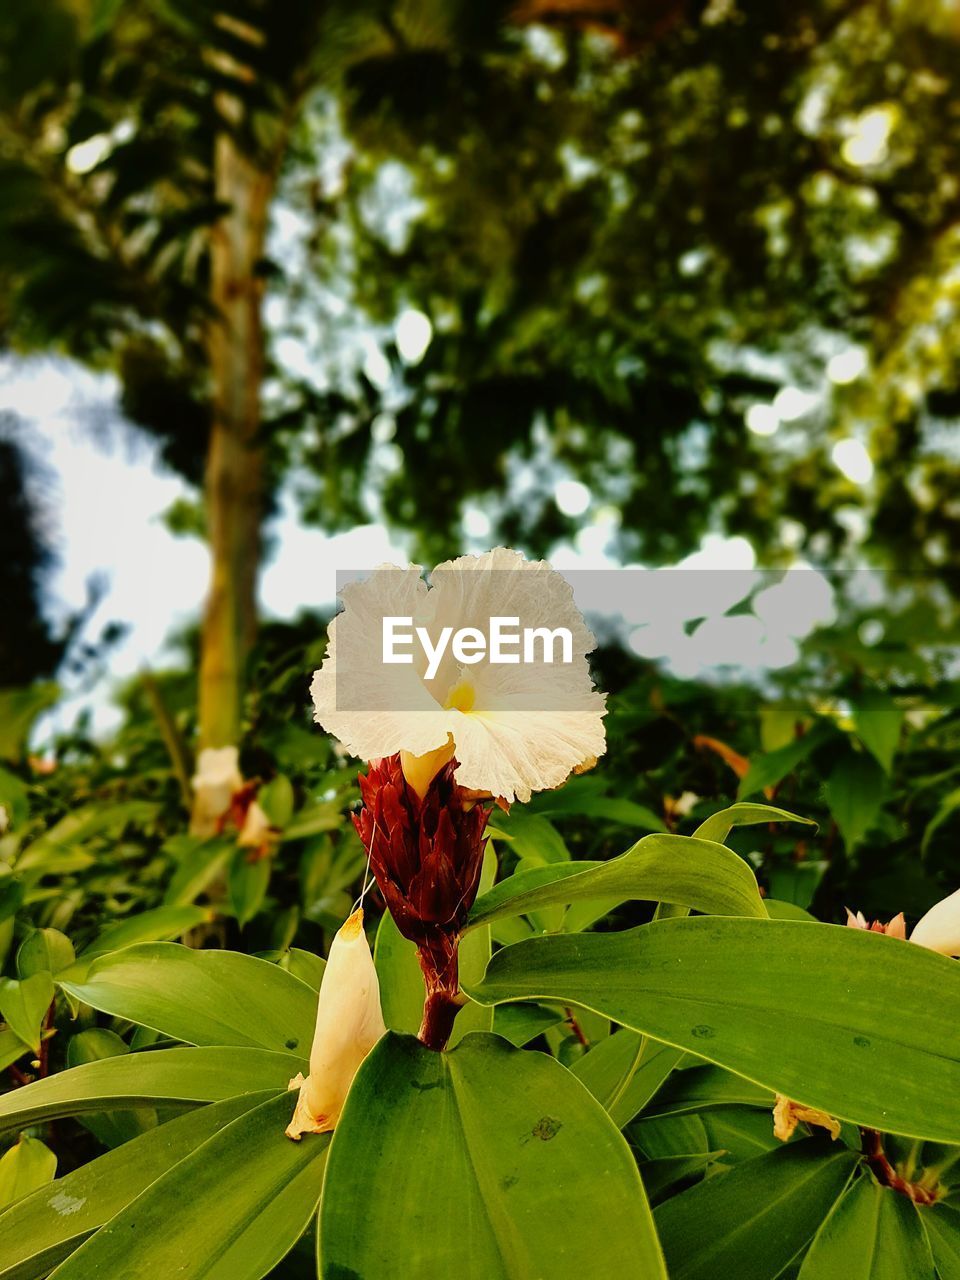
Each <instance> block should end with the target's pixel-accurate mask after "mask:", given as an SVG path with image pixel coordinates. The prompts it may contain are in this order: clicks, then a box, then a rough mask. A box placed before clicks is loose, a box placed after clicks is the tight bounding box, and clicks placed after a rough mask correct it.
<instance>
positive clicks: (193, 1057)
mask: <svg viewBox="0 0 960 1280" xmlns="http://www.w3.org/2000/svg"><path fill="white" fill-rule="evenodd" d="M302 1066H303V1063H302V1061H301V1060H300V1059H299V1058H295V1057H293V1056H292V1055H291V1054H289V1053H270V1052H269V1051H268V1050H266V1049H241V1048H237V1047H236V1046H230V1047H228V1048H223V1049H209V1048H202V1049H160V1050H152V1051H148V1052H145V1053H129V1054H124V1055H120V1056H117V1057H115V1058H104V1059H102V1060H101V1061H99V1062H90V1063H87V1065H86V1066H82V1067H74V1068H73V1069H72V1070H70V1071H61V1072H60V1073H59V1074H58V1075H55V1076H47V1078H46V1079H45V1080H36V1081H34V1083H33V1084H28V1085H24V1086H23V1087H22V1088H20V1089H14V1090H12V1092H10V1093H5V1094H2V1095H0V1130H4V1129H25V1128H27V1127H28V1126H29V1125H32V1124H36V1123H37V1121H39V1120H55V1119H57V1118H58V1117H59V1116H76V1115H82V1114H84V1113H86V1112H88V1111H114V1110H116V1109H117V1108H118V1107H136V1106H145V1105H149V1104H150V1103H154V1102H174V1103H178V1104H183V1103H203V1102H219V1101H220V1099H221V1098H232V1097H235V1096H236V1095H237V1094H238V1093H253V1092H255V1091H256V1090H258V1089H282V1090H286V1088H287V1085H288V1084H289V1082H290V1079H291V1077H292V1076H294V1075H296V1073H297V1072H298V1071H300V1070H301V1068H302Z"/></svg>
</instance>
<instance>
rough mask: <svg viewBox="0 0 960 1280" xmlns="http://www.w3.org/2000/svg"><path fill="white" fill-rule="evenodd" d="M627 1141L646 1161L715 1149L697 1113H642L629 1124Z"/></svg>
mask: <svg viewBox="0 0 960 1280" xmlns="http://www.w3.org/2000/svg"><path fill="white" fill-rule="evenodd" d="M630 1144H631V1146H632V1147H633V1148H634V1149H635V1150H636V1151H637V1152H638V1153H639V1155H640V1156H641V1157H643V1158H644V1159H646V1160H667V1159H671V1158H672V1157H673V1156H681V1155H689V1154H690V1152H692V1151H701V1152H704V1153H706V1152H708V1151H712V1150H713V1149H714V1144H713V1143H711V1141H710V1139H709V1138H708V1137H707V1130H706V1126H705V1125H704V1123H703V1120H702V1119H701V1118H700V1116H698V1115H686V1116H641V1117H640V1118H639V1119H638V1120H636V1121H635V1122H634V1123H633V1124H632V1125H631V1126H630Z"/></svg>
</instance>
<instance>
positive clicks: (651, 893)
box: [469, 834, 767, 928]
mask: <svg viewBox="0 0 960 1280" xmlns="http://www.w3.org/2000/svg"><path fill="white" fill-rule="evenodd" d="M587 898H610V899H614V898H615V899H618V900H619V901H625V900H626V899H628V898H642V899H645V900H647V901H650V902H672V903H677V904H679V905H681V906H684V907H692V908H694V909H695V910H697V911H709V912H716V913H718V914H720V915H737V916H757V917H760V918H766V914H767V913H766V910H765V909H764V906H763V902H762V900H761V898H760V894H759V892H758V890H757V882H756V879H755V877H754V874H753V872H752V871H751V870H750V868H749V867H748V866H747V864H746V863H745V862H744V861H743V859H742V858H740V857H738V856H737V855H736V854H735V853H731V851H730V850H729V849H727V848H725V846H723V845H721V844H716V843H714V842H713V841H711V840H697V839H694V838H693V837H692V836H674V835H659V834H655V835H649V836H644V838H643V839H642V840H638V841H637V843H636V844H635V845H634V846H633V848H632V849H628V850H627V852H626V853H624V854H621V856H620V857H619V858H613V859H612V860H611V861H610V862H593V863H582V862H562V863H555V864H551V865H549V866H545V867H533V868H531V869H530V870H528V871H521V872H518V874H517V875H514V876H511V877H510V878H509V879H508V880H503V881H501V883H500V884H498V885H495V886H494V888H492V889H491V890H490V892H489V893H485V894H483V895H482V897H480V898H478V899H477V901H476V902H475V903H474V907H473V910H472V911H471V913H470V925H469V927H470V928H473V927H475V926H476V925H479V924H484V923H489V922H490V921H491V920H499V919H502V918H503V917H504V916H516V915H526V914H527V913H528V912H530V911H539V910H542V909H543V908H544V907H549V906H555V905H557V904H564V903H569V902H578V901H581V900H583V899H587Z"/></svg>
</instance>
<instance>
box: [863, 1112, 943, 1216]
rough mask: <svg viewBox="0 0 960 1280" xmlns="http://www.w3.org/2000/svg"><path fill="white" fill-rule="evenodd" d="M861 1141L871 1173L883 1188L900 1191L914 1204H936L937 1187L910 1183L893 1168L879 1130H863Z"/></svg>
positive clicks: (937, 1196)
mask: <svg viewBox="0 0 960 1280" xmlns="http://www.w3.org/2000/svg"><path fill="white" fill-rule="evenodd" d="M860 1140H861V1143H862V1148H863V1154H864V1156H865V1157H866V1161H867V1164H868V1165H869V1166H870V1171H871V1173H872V1174H873V1176H874V1177H875V1178H876V1180H877V1181H878V1182H879V1183H880V1185H881V1186H883V1187H889V1188H890V1189H891V1191H899V1192H900V1194H901V1195H903V1196H906V1197H907V1199H908V1200H912V1201H913V1202H914V1204H935V1203H936V1201H937V1200H938V1199H939V1191H938V1190H937V1188H936V1187H928V1186H925V1185H924V1184H923V1183H922V1182H908V1181H907V1179H906V1178H904V1177H902V1175H901V1174H899V1173H898V1172H897V1170H896V1169H895V1168H894V1167H893V1165H892V1164H891V1163H890V1160H889V1157H888V1156H887V1153H886V1151H885V1150H884V1148H883V1135H882V1134H881V1133H880V1132H879V1130H877V1129H864V1128H861V1129H860Z"/></svg>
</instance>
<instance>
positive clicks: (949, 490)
mask: <svg viewBox="0 0 960 1280" xmlns="http://www.w3.org/2000/svg"><path fill="white" fill-rule="evenodd" d="M958 36H960V32H958V30H957V23H956V18H955V15H954V13H953V10H952V8H951V7H950V6H948V5H941V4H937V3H932V2H928V3H922V4H911V5H907V4H906V3H901V2H895V0H892V2H890V3H879V2H876V0H874V2H869V3H863V2H860V3H852V2H851V0H842V2H841V0H821V2H820V3H813V4H805V5H799V6H798V5H790V4H786V3H779V2H775V3H760V2H759V0H709V2H708V3H672V4H650V3H637V2H628V0H620V2H619V3H618V2H617V0H582V2H581V3H578V4H576V5H572V4H569V3H567V2H566V0H527V2H526V3H521V4H520V5H519V6H507V5H500V4H494V5H484V6H470V5H466V4H441V3H438V2H437V0H433V2H431V0H418V2H412V0H406V2H402V0H401V2H398V3H369V2H367V3H359V4H358V3H354V4H351V5H343V4H337V3H330V4H326V5H316V4H308V3H306V2H305V0H304V2H302V3H301V0H296V2H295V3H284V4H282V5H281V4H278V3H268V2H267V0H261V2H259V3H258V2H257V0H246V2H244V3H236V2H234V0H231V2H230V3H213V2H212V0H199V2H196V3H190V4H187V3H186V2H185V0H129V2H128V3H124V4H119V3H117V2H116V0H58V2H56V3H55V2H53V0H51V2H50V3H47V4H44V5H42V6H37V5H36V4H32V3H29V2H28V0H9V2H8V3H7V4H6V5H5V6H4V9H3V13H2V15H0V68H2V71H3V75H2V77H0V85H2V87H0V181H2V182H3V188H4V194H5V198H4V202H3V206H2V209H0V280H2V282H3V290H2V299H3V300H2V302H0V326H2V330H0V331H2V340H3V341H4V342H5V344H7V345H10V346H14V347H17V348H21V349H30V348H36V347H51V346H52V347H55V348H58V349H61V350H65V351H68V352H70V353H72V354H74V355H77V356H79V357H80V358H82V359H85V360H88V361H91V362H94V363H97V364H102V365H108V366H110V367H113V368H115V369H116V370H117V372H118V373H119V375H120V378H121V381H122V386H123V396H124V403H125V407H126V410H127V412H128V414H129V415H130V416H131V418H133V419H134V420H135V421H137V422H139V423H140V424H142V425H143V426H145V427H147V428H148V429H150V430H151V431H153V432H155V433H156V434H158V435H160V436H161V437H162V439H163V441H164V447H165V452H166V456H167V458H168V460H169V461H170V463H171V464H172V465H174V466H175V467H177V468H178V469H179V470H180V471H181V472H182V473H183V474H184V475H185V476H187V477H189V478H190V479H192V480H194V481H197V482H199V481H200V479H201V477H202V476H203V475H204V471H205V472H206V505H207V511H206V523H207V528H208V529H209V531H210V537H211V541H212V546H213V553H214V563H215V571H214V589H213V593H212V595H211V603H210V606H209V607H208V613H207V622H206V634H205V641H204V653H205V655H208V656H209V655H213V656H212V657H210V660H209V661H207V660H206V658H205V659H204V661H205V662H206V666H205V672H206V675H205V676H203V675H202V677H201V681H202V685H203V683H204V680H206V682H207V683H206V687H207V689H208V695H209V705H210V706H211V707H213V705H214V703H219V705H220V708H221V710H222V709H223V707H225V706H226V705H227V703H229V704H231V705H232V706H233V707H234V708H235V707H236V705H237V699H236V696H235V695H236V687H237V685H238V680H239V676H238V675H237V672H238V671H239V670H240V668H241V667H242V664H243V659H244V655H245V653H246V652H247V651H248V649H249V643H250V638H251V636H252V626H253V617H252V613H253V600H254V587H255V577H256V565H257V562H258V560H259V556H260V524H261V520H262V517H263V515H264V514H265V512H266V511H267V510H268V509H269V503H270V499H271V495H272V494H273V493H274V492H275V491H276V488H277V485H278V484H279V483H280V481H281V479H282V478H283V477H284V476H289V477H292V478H293V480H294V482H295V485H296V489H297V492H298V494H299V496H300V497H301V499H302V501H303V505H304V512H305V515H306V516H307V518H309V519H311V520H313V521H316V522H317V523H319V524H321V525H322V526H324V527H326V528H328V529H335V528H342V527H346V526H349V525H350V524H352V523H355V522H356V521H358V520H364V519H369V518H370V517H371V516H380V517H383V518H385V519H387V520H388V521H389V522H391V523H392V524H393V525H394V526H395V527H399V528H401V529H403V530H406V531H407V532H408V533H409V534H410V535H411V545H412V546H413V547H414V548H415V549H416V550H418V551H419V552H422V553H423V554H424V555H428V556H429V555H431V554H435V555H442V554H448V553H449V552H451V551H455V550H457V549H459V547H460V546H461V545H462V544H463V541H464V531H463V525H462V519H463V514H464V503H465V502H466V501H468V500H476V501H477V502H478V503H479V504H480V505H481V506H482V508H483V511H484V513H485V514H486V515H487V516H488V517H489V518H490V534H489V539H490V540H493V539H494V538H496V537H500V538H503V539H505V540H509V541H510V542H513V543H515V544H518V545H521V546H524V547H526V548H527V549H529V550H531V551H537V552H540V551H546V550H549V548H550V547H551V546H552V545H553V544H554V543H555V542H556V541H557V539H559V538H563V537H568V536H570V535H571V534H572V533H574V532H575V531H576V529H577V528H578V527H580V525H581V524H582V523H583V522H584V521H589V520H590V519H592V518H594V517H596V516H597V514H598V513H604V514H605V515H606V516H607V518H608V520H609V527H610V528H611V529H612V530H614V531H615V534H614V547H613V549H614V550H615V551H616V552H618V553H619V554H620V555H621V556H622V557H623V558H631V557H636V556H641V557H644V558H649V559H655V560H663V559H671V558H675V557H677V556H679V555H682V554H684V553H685V552H687V551H689V550H691V549H692V548H694V547H695V546H696V545H697V544H698V542H699V540H700V538H701V537H702V535H703V533H704V532H705V531H707V530H725V531H730V532H741V533H744V534H746V535H748V536H749V537H750V538H751V540H752V541H753V542H754V544H755V545H756V546H757V547H758V549H759V550H760V551H761V553H762V554H764V555H765V556H766V558H767V559H768V560H770V561H774V562H775V561H777V560H778V559H781V558H784V559H785V558H788V557H791V556H794V555H796V554H797V553H798V552H805V553H806V554H807V555H808V556H809V557H810V558H811V559H814V560H817V561H820V562H825V561H827V560H830V559H834V560H835V559H837V558H840V559H842V558H843V557H844V555H848V554H850V553H852V552H854V551H857V552H858V553H859V554H861V555H862V554H863V553H864V551H866V553H867V554H870V555H874V556H876V557H877V558H880V559H881V560H882V559H883V558H884V557H886V558H889V559H893V560H894V561H896V562H897V563H898V564H899V565H900V566H901V567H903V566H914V567H920V566H921V565H929V564H931V563H932V564H936V565H955V564H956V560H957V555H958V538H957V533H958V521H960V502H958V501H957V499H956V496H955V488H956V485H955V475H956V470H957V456H958V447H957V444H956V443H955V441H956V436H955V433H954V429H953V428H954V422H955V415H956V413H957V411H958V407H960V401H958V395H960V392H958V371H957V360H956V355H955V350H954V348H955V344H954V343H953V341H952V340H951V339H952V336H953V330H954V329H955V327H956V306H957V302H956V293H957V287H958V276H957V271H956V267H955V259H956V245H957V239H958V235H960V184H958V174H960V163H958V160H960V156H958V151H960V108H958V107H957V105H956V104H957V102H960V94H958V92H957V89H958V85H957V74H958V73H957V46H958ZM264 299H266V304H267V305H266V328H265V329H264V325H263V315H262V310H261V303H262V302H263V300H264ZM411 310H412V311H414V312H419V313H422V316H425V317H427V319H428V321H429V326H430V328H429V331H428V333H429V337H430V341H429V342H428V344H427V345H426V347H425V350H424V351H423V352H422V353H417V355H416V356H414V357H411V356H410V355H409V354H408V355H404V353H403V350H402V347H403V344H402V343H400V342H399V341H398V338H397V334H398V332H399V331H398V330H396V329H395V325H396V322H397V319H398V317H402V316H403V314H404V313H405V312H406V313H408V314H409V313H410V311H411ZM421 324H422V318H421ZM347 330H352V332H353V333H354V337H355V338H356V335H357V334H359V335H360V338H359V340H356V341H354V342H353V345H352V346H351V344H350V342H349V341H346V340H345V339H344V333H345V331H347ZM364 335H366V336H364ZM371 335H372V338H371ZM374 340H375V341H376V342H378V343H379V345H380V347H381V349H382V355H381V358H380V363H379V366H378V365H377V364H376V362H374V363H373V364H371V362H370V342H371V341H374ZM291 352H292V353H293V355H291ZM384 357H385V360H384ZM748 424H749V425H748ZM838 442H839V443H840V444H842V445H843V446H844V447H845V448H846V449H847V450H848V452H849V450H850V449H851V448H852V449H853V450H854V455H855V461H856V462H857V466H856V467H854V468H851V467H850V466H849V465H847V466H846V467H841V466H838V465H835V461H836V458H837V456H838V455H836V454H835V453H833V450H834V446H835V445H836V444H837V443H838ZM871 462H872V470H871ZM564 476H567V477H570V478H574V479H576V480H579V481H582V482H583V483H585V484H586V485H587V486H588V487H589V489H590V502H591V505H590V506H589V508H588V509H587V510H586V511H584V512H582V513H578V514H577V515H575V516H574V515H571V514H564V512H563V511H562V510H561V509H560V508H558V506H557V504H556V502H555V501H554V486H555V484H556V481H557V479H558V478H562V477H564ZM217 566H219V570H218V568H217ZM225 583H227V584H229V586H228V587H225V586H224V584H225ZM218 584H219V585H218ZM231 593H232V594H231ZM228 686H229V687H228ZM221 695H222V696H221ZM201 703H203V695H202V696H201ZM201 718H202V720H203V718H204V713H203V711H202V712H201ZM207 724H208V731H207V732H206V733H205V735H204V731H203V729H202V730H201V732H202V735H203V736H206V737H207V738H208V739H209V740H211V741H212V740H214V739H216V740H224V741H225V740H230V739H232V738H233V737H235V736H236V729H237V722H236V714H235V711H232V712H229V713H227V714H224V715H220V714H219V713H217V714H213V713H211V715H210V716H208V717H207Z"/></svg>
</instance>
